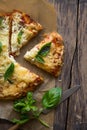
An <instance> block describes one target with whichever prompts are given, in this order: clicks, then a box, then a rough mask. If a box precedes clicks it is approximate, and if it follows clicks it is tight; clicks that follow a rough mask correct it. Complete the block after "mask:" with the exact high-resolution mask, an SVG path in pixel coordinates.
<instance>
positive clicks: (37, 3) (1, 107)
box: [0, 0, 57, 130]
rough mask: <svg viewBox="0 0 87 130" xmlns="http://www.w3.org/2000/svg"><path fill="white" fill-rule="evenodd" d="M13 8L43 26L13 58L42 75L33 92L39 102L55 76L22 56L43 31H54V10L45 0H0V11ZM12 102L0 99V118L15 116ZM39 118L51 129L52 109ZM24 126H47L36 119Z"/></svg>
mask: <svg viewBox="0 0 87 130" xmlns="http://www.w3.org/2000/svg"><path fill="white" fill-rule="evenodd" d="M13 9H18V10H21V11H23V12H25V13H27V14H29V15H30V16H31V17H32V18H33V19H34V20H36V21H38V22H39V23H40V24H42V25H43V28H44V30H43V31H42V32H40V33H39V35H38V36H36V37H35V38H33V39H32V40H31V41H30V42H29V43H28V44H27V45H26V46H25V47H23V48H22V49H21V54H20V56H18V57H16V58H15V59H16V60H17V61H18V62H19V63H20V64H21V65H23V66H25V67H26V68H28V69H30V70H31V71H32V72H35V73H36V74H39V75H41V76H43V77H44V83H43V84H42V85H41V86H40V87H39V88H38V89H37V90H36V92H35V97H36V99H37V100H38V104H39V103H40V99H41V97H42V94H43V93H44V92H45V91H46V90H48V89H50V88H52V87H54V86H55V78H54V77H53V76H51V75H49V74H48V73H46V72H44V71H43V70H40V69H39V68H37V67H35V66H33V65H31V64H29V63H28V62H26V61H25V60H24V58H23V56H24V54H25V52H26V51H27V50H30V49H31V48H32V47H33V46H34V45H35V44H37V43H38V42H39V41H40V40H41V39H42V35H43V34H44V33H47V32H52V31H56V29H57V25H56V21H57V20H56V12H55V10H54V8H53V6H52V5H50V4H49V3H47V2H46V1H45V0H0V12H10V11H12V10H13ZM12 103H13V102H12V101H0V118H5V119H9V120H11V119H13V118H14V117H17V114H16V113H15V112H14V111H13V108H12ZM41 118H42V119H43V120H45V122H47V123H48V124H49V125H50V128H49V130H53V119H54V112H53V111H52V112H51V113H49V114H48V115H43V116H42V117H41ZM24 128H25V130H48V128H45V127H44V126H42V125H41V124H40V123H39V122H38V121H36V120H33V121H31V122H29V123H27V124H26V125H24Z"/></svg>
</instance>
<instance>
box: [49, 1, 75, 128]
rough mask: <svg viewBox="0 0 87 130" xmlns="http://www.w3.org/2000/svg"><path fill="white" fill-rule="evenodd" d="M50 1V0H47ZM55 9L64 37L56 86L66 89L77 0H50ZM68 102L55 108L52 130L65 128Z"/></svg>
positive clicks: (69, 79)
mask: <svg viewBox="0 0 87 130" xmlns="http://www.w3.org/2000/svg"><path fill="white" fill-rule="evenodd" d="M49 1H50V0H49ZM51 2H53V3H54V6H55V8H56V11H57V24H58V33H60V34H61V35H62V37H63V39H64V46H65V58H64V66H63V70H62V74H61V76H60V77H59V78H58V79H56V82H55V84H56V86H61V87H63V90H66V89H68V88H69V87H70V85H71V70H72V63H73V56H74V53H75V48H76V35H77V0H74V1H73V0H53V1H52V0H51ZM67 110H68V102H67V101H66V102H64V103H63V104H61V105H60V106H58V108H57V109H56V113H55V121H54V130H58V129H59V130H65V129H66V122H67V114H68V113H67V112H68V111H67Z"/></svg>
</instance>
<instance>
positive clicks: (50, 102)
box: [42, 87, 62, 109]
mask: <svg viewBox="0 0 87 130" xmlns="http://www.w3.org/2000/svg"><path fill="white" fill-rule="evenodd" d="M61 96H62V89H61V88H58V87H56V88H52V89H50V90H49V91H47V92H46V93H45V94H44V95H43V98H42V105H43V107H44V108H46V109H51V108H53V107H55V106H56V105H57V104H58V103H59V102H60V99H61Z"/></svg>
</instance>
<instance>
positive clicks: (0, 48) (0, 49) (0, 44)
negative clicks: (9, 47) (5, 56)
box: [0, 42, 2, 53]
mask: <svg viewBox="0 0 87 130" xmlns="http://www.w3.org/2000/svg"><path fill="white" fill-rule="evenodd" d="M1 52H2V42H0V53H1Z"/></svg>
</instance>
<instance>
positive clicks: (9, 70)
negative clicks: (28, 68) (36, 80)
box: [4, 63, 14, 80]
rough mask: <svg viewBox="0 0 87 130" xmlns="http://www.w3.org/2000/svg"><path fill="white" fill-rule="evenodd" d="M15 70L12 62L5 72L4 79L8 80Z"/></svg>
mask: <svg viewBox="0 0 87 130" xmlns="http://www.w3.org/2000/svg"><path fill="white" fill-rule="evenodd" d="M13 72H14V63H11V64H10V66H9V67H8V68H7V70H6V72H5V74H4V79H5V80H8V79H9V78H10V77H11V76H12V74H13Z"/></svg>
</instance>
